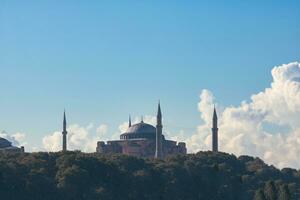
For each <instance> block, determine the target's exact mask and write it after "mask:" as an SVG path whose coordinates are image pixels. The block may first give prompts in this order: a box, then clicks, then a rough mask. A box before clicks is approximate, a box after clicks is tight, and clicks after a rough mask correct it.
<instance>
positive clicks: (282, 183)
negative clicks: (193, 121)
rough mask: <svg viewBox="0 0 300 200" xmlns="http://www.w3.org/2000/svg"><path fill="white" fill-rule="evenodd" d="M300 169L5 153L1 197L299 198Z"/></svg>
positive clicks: (219, 158) (210, 158)
mask: <svg viewBox="0 0 300 200" xmlns="http://www.w3.org/2000/svg"><path fill="white" fill-rule="evenodd" d="M299 186H300V171H297V170H293V169H282V170H278V169H276V168H275V167H273V166H268V165H266V164H264V162H263V161H261V160H260V159H258V158H252V157H248V156H241V157H239V158H236V157H235V156H234V155H229V154H225V153H217V154H215V153H211V152H199V153H197V154H192V155H178V156H173V157H169V158H166V159H165V160H154V159H142V158H136V157H130V156H125V155H100V154H96V153H95V154H86V153H81V152H67V153H61V152H60V153H26V154H5V153H1V154H0V198H1V199H6V200H9V199H18V200H20V199H22V200H23V199H24V200H27V199H28V200H35V199H38V200H41V199H44V200H47V199H57V200H59V199H64V200H75V199H76V200H77V199H78V200H81V199H86V200H93V199H103V200H106V199H108V200H119V199H120V200H126V199H130V200H135V199H145V200H147V199H148V200H156V199H161V200H169V199H172V200H176V199H180V200H181V199H182V200H193V199H202V200H219V199H220V200H227V199H235V200H253V199H255V200H289V199H299V196H297V191H298V190H299V188H300V187H299Z"/></svg>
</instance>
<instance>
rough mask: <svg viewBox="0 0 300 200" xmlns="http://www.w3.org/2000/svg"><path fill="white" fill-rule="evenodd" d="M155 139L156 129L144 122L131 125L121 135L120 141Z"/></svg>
mask: <svg viewBox="0 0 300 200" xmlns="http://www.w3.org/2000/svg"><path fill="white" fill-rule="evenodd" d="M155 137H156V128H155V127H154V126H152V125H150V124H147V123H144V122H141V123H138V124H134V125H132V126H131V127H129V128H128V130H127V131H126V132H125V133H123V134H122V135H121V139H141V138H148V139H155Z"/></svg>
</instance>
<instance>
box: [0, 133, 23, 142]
mask: <svg viewBox="0 0 300 200" xmlns="http://www.w3.org/2000/svg"><path fill="white" fill-rule="evenodd" d="M0 137H2V138H5V139H7V140H8V141H10V142H11V143H12V145H13V146H24V145H26V144H27V142H26V134H25V133H21V132H17V133H15V134H8V133H7V132H5V131H2V132H1V133H0Z"/></svg>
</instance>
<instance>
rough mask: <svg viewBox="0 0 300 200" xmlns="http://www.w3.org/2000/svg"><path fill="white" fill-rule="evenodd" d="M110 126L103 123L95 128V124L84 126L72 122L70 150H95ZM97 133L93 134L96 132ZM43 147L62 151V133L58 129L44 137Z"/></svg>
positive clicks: (69, 139) (69, 129)
mask: <svg viewBox="0 0 300 200" xmlns="http://www.w3.org/2000/svg"><path fill="white" fill-rule="evenodd" d="M107 130H108V127H107V125H106V124H101V125H99V126H98V128H97V129H96V130H94V126H93V124H89V125H88V126H87V127H82V126H80V125H78V124H72V125H70V126H69V127H68V129H67V131H68V134H67V140H68V142H67V147H68V149H70V150H81V151H84V152H95V151H96V146H97V142H98V141H99V140H103V136H104V135H106V133H107ZM94 131H95V133H96V134H93V133H92V132H94ZM43 147H44V149H45V150H46V151H60V150H61V148H62V133H61V132H59V131H56V132H54V133H52V134H50V135H47V136H45V137H44V138H43Z"/></svg>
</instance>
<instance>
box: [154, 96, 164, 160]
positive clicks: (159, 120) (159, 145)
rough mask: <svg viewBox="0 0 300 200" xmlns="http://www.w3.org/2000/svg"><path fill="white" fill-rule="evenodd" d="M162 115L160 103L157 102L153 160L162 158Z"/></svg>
mask: <svg viewBox="0 0 300 200" xmlns="http://www.w3.org/2000/svg"><path fill="white" fill-rule="evenodd" d="M162 128H163V125H162V114H161V108H160V102H158V110H157V124H156V149H155V158H163V147H162V143H163V141H162Z"/></svg>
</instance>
